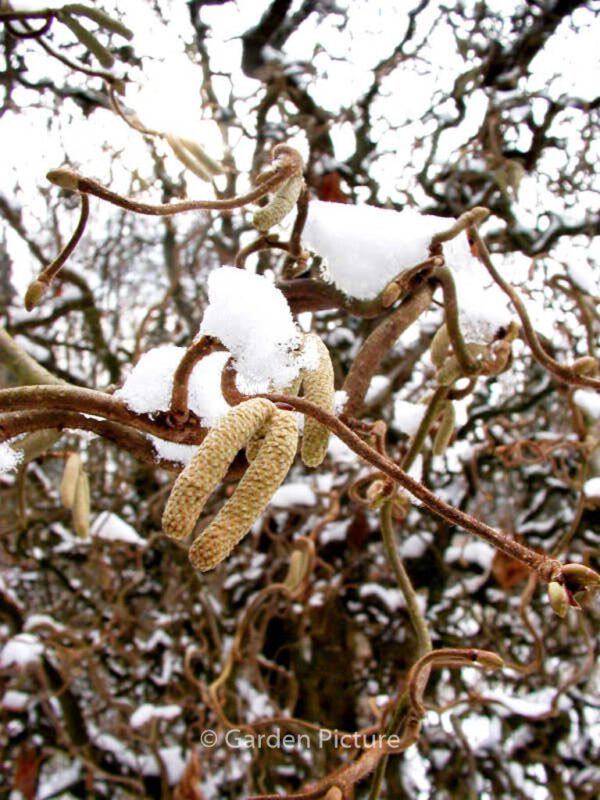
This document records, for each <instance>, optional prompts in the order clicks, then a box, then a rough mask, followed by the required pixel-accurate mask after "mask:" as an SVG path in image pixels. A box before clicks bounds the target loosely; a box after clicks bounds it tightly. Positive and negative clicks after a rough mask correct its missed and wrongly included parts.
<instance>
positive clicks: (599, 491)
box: [583, 478, 600, 497]
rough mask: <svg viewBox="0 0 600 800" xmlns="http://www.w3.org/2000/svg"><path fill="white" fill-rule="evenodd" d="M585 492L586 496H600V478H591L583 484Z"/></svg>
mask: <svg viewBox="0 0 600 800" xmlns="http://www.w3.org/2000/svg"><path fill="white" fill-rule="evenodd" d="M583 493H584V495H585V496H586V497H600V478H590V479H589V481H586V482H585V483H584V484H583Z"/></svg>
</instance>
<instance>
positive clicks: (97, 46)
mask: <svg viewBox="0 0 600 800" xmlns="http://www.w3.org/2000/svg"><path fill="white" fill-rule="evenodd" d="M56 16H57V17H58V19H59V20H60V21H61V22H62V23H63V25H66V26H67V28H69V30H70V31H71V33H73V34H75V36H76V37H77V38H78V39H79V41H80V42H81V44H82V45H83V46H84V47H85V48H87V49H88V50H89V51H90V53H92V55H94V56H96V58H97V59H98V61H99V62H100V63H101V64H102V66H103V67H104V68H105V69H110V68H111V67H112V66H113V64H114V63H115V57H114V56H113V55H112V53H110V52H109V51H108V50H107V49H106V47H104V45H103V44H101V43H100V42H99V41H98V39H97V38H96V36H95V35H94V34H93V33H91V32H90V31H88V29H87V28H84V27H83V25H82V24H81V23H80V22H78V21H77V20H76V19H75V18H74V17H72V16H70V14H67V13H66V12H65V11H64V10H61V11H59V12H58V14H57V15H56Z"/></svg>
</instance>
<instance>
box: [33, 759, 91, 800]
mask: <svg viewBox="0 0 600 800" xmlns="http://www.w3.org/2000/svg"><path fill="white" fill-rule="evenodd" d="M61 762H62V763H61ZM80 778H81V763H80V762H79V761H74V762H72V763H71V764H65V762H64V759H62V758H61V757H57V758H51V759H49V761H46V762H45V763H44V765H43V767H42V770H41V775H40V783H39V786H38V790H37V794H36V796H35V797H36V800H46V798H48V800H49V799H50V798H55V797H64V798H67V797H73V795H71V794H63V792H64V791H67V790H68V788H69V787H70V786H73V784H75V783H77V782H78V781H79V779H80Z"/></svg>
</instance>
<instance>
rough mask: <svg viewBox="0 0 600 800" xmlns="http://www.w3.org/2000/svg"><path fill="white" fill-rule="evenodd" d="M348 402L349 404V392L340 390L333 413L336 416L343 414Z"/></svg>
mask: <svg viewBox="0 0 600 800" xmlns="http://www.w3.org/2000/svg"><path fill="white" fill-rule="evenodd" d="M347 402H348V392H347V391H346V390H345V389H338V391H337V392H336V393H335V401H334V405H333V413H334V414H335V415H336V416H337V415H338V414H341V413H342V411H343V410H344V406H345V405H346V403H347Z"/></svg>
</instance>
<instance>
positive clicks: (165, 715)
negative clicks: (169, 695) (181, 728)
mask: <svg viewBox="0 0 600 800" xmlns="http://www.w3.org/2000/svg"><path fill="white" fill-rule="evenodd" d="M180 714H181V707H180V706H176V705H169V706H155V705H152V704H151V703H144V704H143V705H141V706H140V707H139V708H137V709H136V710H135V711H134V712H133V714H132V715H131V717H130V718H129V722H130V723H131V726H132V727H133V728H142V727H143V726H144V725H146V724H147V723H148V722H151V721H152V720H155V719H166V720H171V719H175V718H176V717H178V716H179V715H180Z"/></svg>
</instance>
